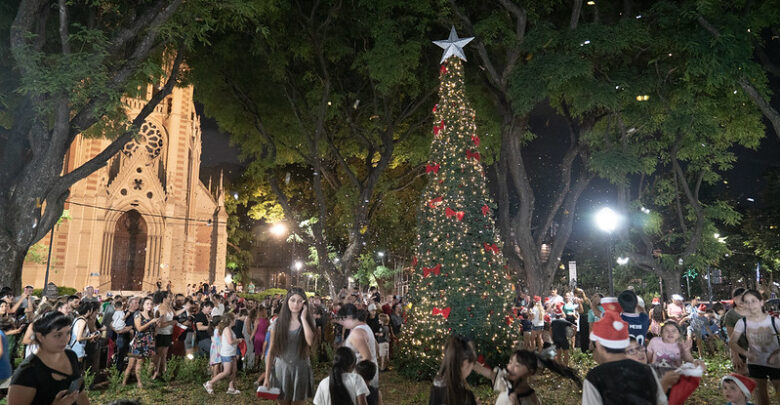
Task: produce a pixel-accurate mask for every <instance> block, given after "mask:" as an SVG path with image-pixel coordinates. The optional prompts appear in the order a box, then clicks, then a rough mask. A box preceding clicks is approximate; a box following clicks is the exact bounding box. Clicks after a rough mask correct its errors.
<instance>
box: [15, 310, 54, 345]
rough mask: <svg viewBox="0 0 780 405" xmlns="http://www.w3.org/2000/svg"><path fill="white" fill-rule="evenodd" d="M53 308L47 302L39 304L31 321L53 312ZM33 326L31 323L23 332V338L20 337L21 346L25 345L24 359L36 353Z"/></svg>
mask: <svg viewBox="0 0 780 405" xmlns="http://www.w3.org/2000/svg"><path fill="white" fill-rule="evenodd" d="M53 310H54V307H52V305H51V303H49V302H48V301H47V302H41V304H40V305H38V308H36V309H35V316H34V317H33V319H38V318H40V317H42V316H43V314H45V313H47V312H49V311H53ZM33 324H35V321H33V323H31V324H30V325H29V326H27V329H26V330H25V331H24V337H22V344H23V345H25V347H24V357H25V358H27V356H29V355H31V354H35V353H37V352H38V343H35V333H34V332H33V329H34V328H33Z"/></svg>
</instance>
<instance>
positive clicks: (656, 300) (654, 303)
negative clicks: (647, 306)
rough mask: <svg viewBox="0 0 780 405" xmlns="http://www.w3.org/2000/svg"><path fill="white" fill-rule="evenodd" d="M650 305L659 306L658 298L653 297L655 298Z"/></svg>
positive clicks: (659, 300)
mask: <svg viewBox="0 0 780 405" xmlns="http://www.w3.org/2000/svg"><path fill="white" fill-rule="evenodd" d="M652 303H653V306H656V305H661V299H660V298H658V297H655V298H653V301H652Z"/></svg>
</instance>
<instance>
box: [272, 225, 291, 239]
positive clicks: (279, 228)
mask: <svg viewBox="0 0 780 405" xmlns="http://www.w3.org/2000/svg"><path fill="white" fill-rule="evenodd" d="M270 231H271V234H272V235H274V236H276V237H277V238H281V237H283V236H285V235H287V225H285V224H284V223H283V222H277V223H275V224H273V225H271V229H270Z"/></svg>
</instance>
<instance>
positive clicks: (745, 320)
mask: <svg viewBox="0 0 780 405" xmlns="http://www.w3.org/2000/svg"><path fill="white" fill-rule="evenodd" d="M742 322H744V323H745V331H744V332H742V334H743V335H744V336H745V342H746V343H747V317H745V316H743V317H742ZM749 346H750V343H748V347H749Z"/></svg>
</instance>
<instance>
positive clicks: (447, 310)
mask: <svg viewBox="0 0 780 405" xmlns="http://www.w3.org/2000/svg"><path fill="white" fill-rule="evenodd" d="M450 311H451V309H450V307H447V308H436V307H433V310H431V315H434V316H436V315H441V316H443V317H444V319H447V318H449V317H450Z"/></svg>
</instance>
